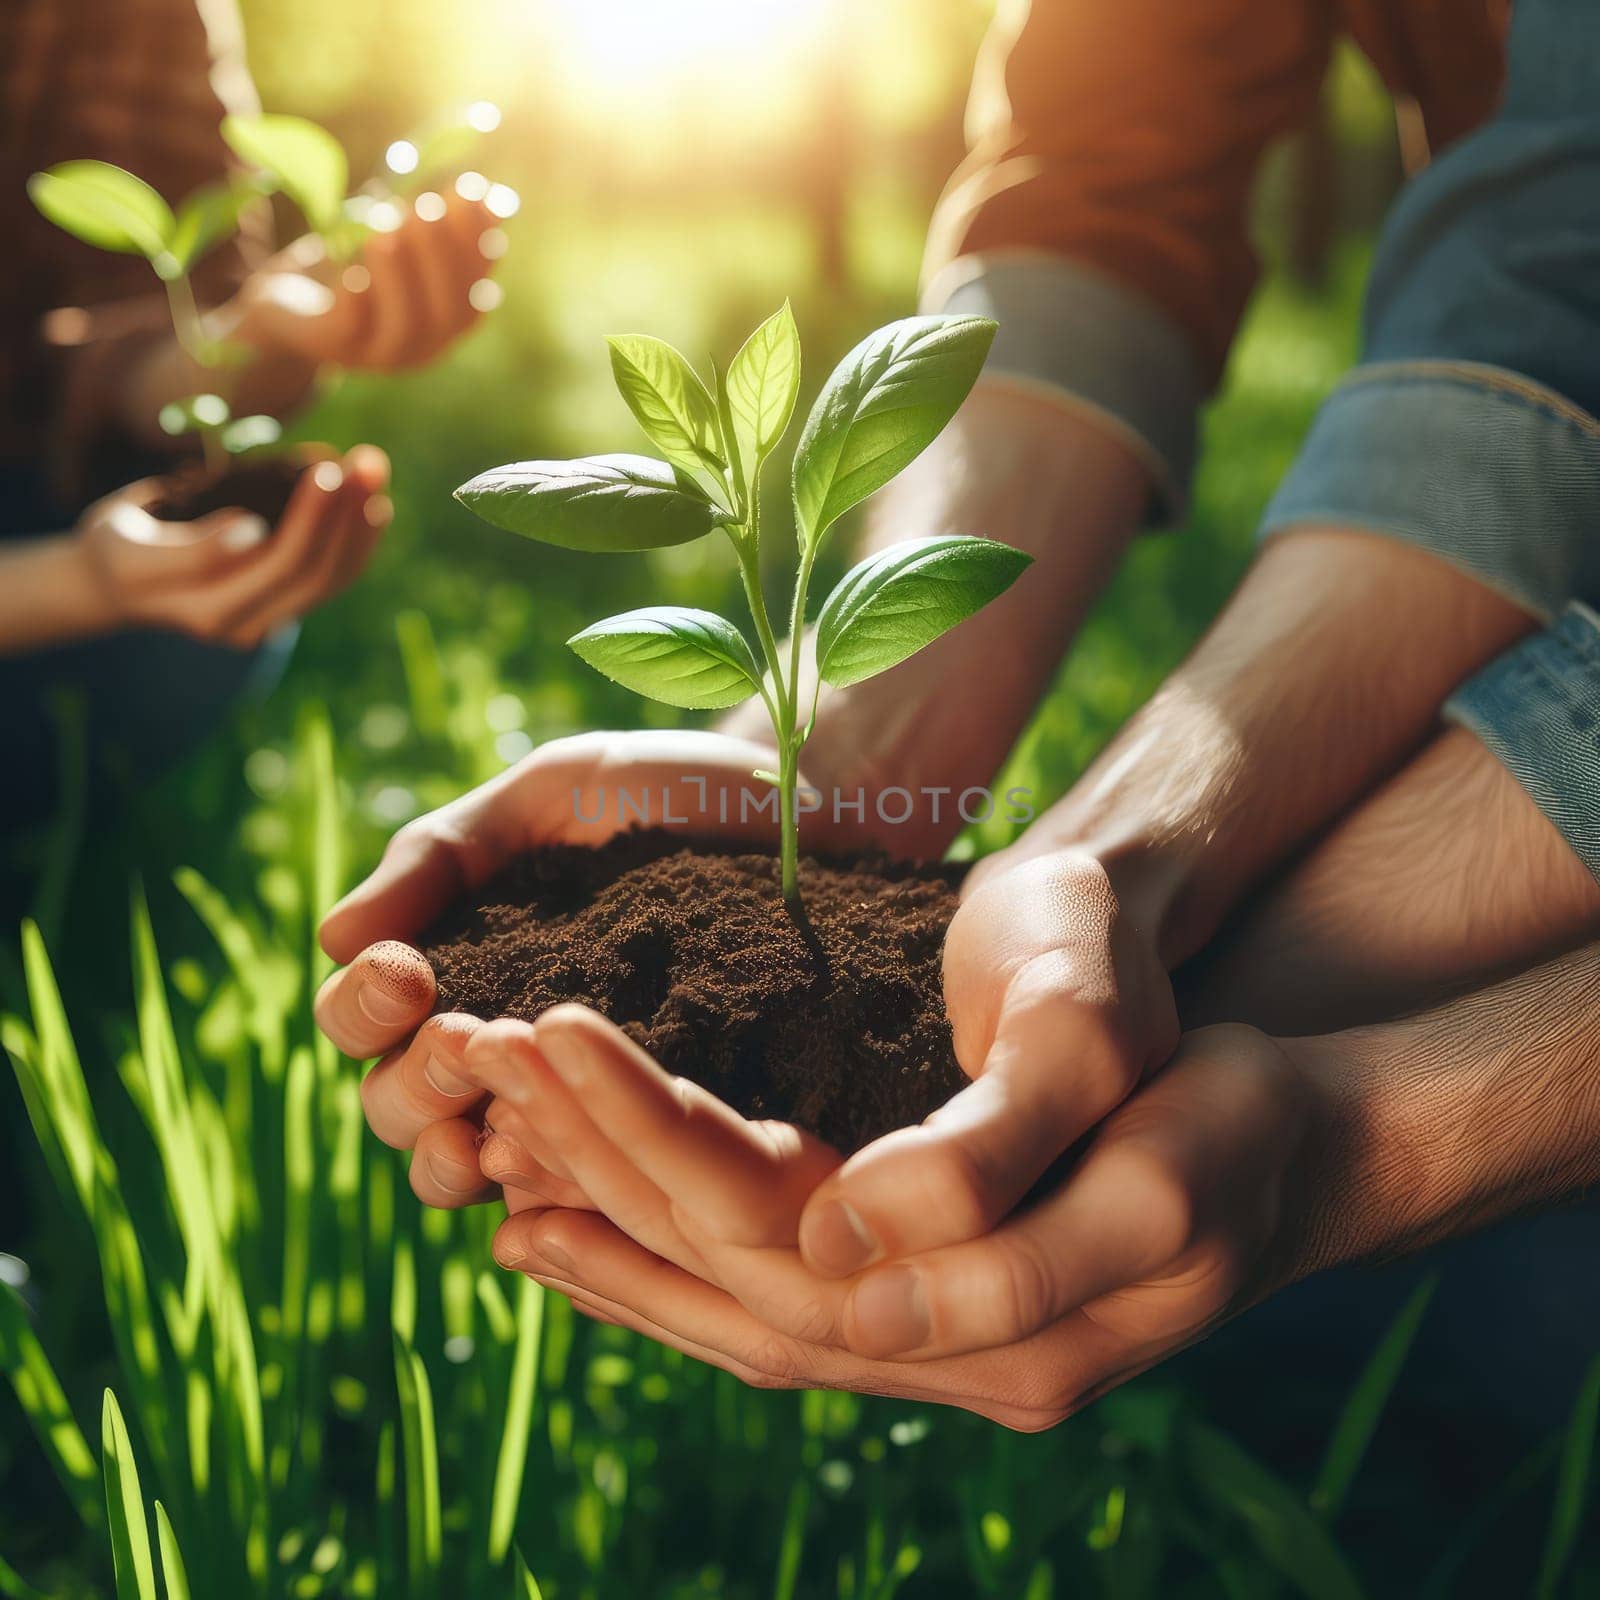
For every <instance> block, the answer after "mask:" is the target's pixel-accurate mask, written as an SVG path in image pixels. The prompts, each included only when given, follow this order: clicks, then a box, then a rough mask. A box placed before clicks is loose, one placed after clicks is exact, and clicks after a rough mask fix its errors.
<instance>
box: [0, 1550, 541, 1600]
mask: <svg viewBox="0 0 1600 1600" xmlns="http://www.w3.org/2000/svg"><path fill="white" fill-rule="evenodd" d="M518 1592H519V1593H520V1592H521V1591H520V1590H519V1591H518ZM0 1594H3V1595H6V1596H7V1597H8V1600H53V1597H52V1596H50V1595H47V1594H46V1593H45V1592H44V1590H43V1589H35V1588H34V1586H33V1585H32V1584H31V1583H29V1582H28V1580H27V1579H26V1578H24V1577H23V1576H22V1574H21V1573H20V1572H18V1571H17V1569H16V1568H15V1567H14V1566H12V1565H11V1563H10V1562H9V1561H7V1560H6V1559H5V1557H4V1556H0Z"/></svg>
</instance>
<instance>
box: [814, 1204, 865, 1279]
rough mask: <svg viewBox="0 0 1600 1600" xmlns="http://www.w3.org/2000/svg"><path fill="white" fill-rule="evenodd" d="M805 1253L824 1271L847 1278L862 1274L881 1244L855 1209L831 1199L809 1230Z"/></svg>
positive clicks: (819, 1212)
mask: <svg viewBox="0 0 1600 1600" xmlns="http://www.w3.org/2000/svg"><path fill="white" fill-rule="evenodd" d="M806 1235H807V1237H806V1254H807V1255H808V1256H810V1257H811V1259H812V1261H813V1263H814V1264H815V1265H816V1266H817V1267H818V1268H820V1269H821V1270H822V1271H823V1272H831V1273H833V1274H834V1275H835V1276H837V1277H844V1276H845V1274H847V1273H851V1272H859V1271H860V1270H861V1269H862V1268H863V1267H864V1266H866V1264H867V1263H868V1262H869V1261H871V1260H872V1259H873V1257H874V1256H876V1255H877V1253H878V1241H877V1240H876V1239H875V1238H874V1237H873V1235H872V1231H871V1230H870V1229H869V1228H868V1227H867V1225H866V1223H864V1222H863V1221H862V1220H861V1217H860V1214H859V1213H858V1212H857V1211H856V1208H855V1207H854V1206H852V1205H850V1204H849V1203H848V1202H847V1201H844V1200H830V1201H829V1202H828V1203H827V1204H826V1205H825V1206H823V1207H822V1209H821V1210H820V1211H818V1212H817V1215H816V1220H815V1221H814V1222H813V1223H812V1224H811V1226H810V1227H809V1228H808V1229H807V1230H806Z"/></svg>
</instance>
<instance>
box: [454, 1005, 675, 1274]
mask: <svg viewBox="0 0 1600 1600" xmlns="http://www.w3.org/2000/svg"><path fill="white" fill-rule="evenodd" d="M463 1065H464V1066H465V1069H466V1071H467V1073H468V1074H469V1076H471V1077H472V1079H473V1080H474V1081H475V1082H476V1083H479V1084H481V1085H482V1086H483V1087H484V1088H485V1089H488V1090H490V1091H491V1092H492V1093H493V1094H495V1095H496V1096H498V1097H499V1098H500V1099H501V1100H504V1101H506V1102H507V1103H508V1104H509V1105H510V1106H511V1107H513V1108H514V1109H515V1110H516V1111H517V1112H518V1113H520V1115H521V1116H522V1117H523V1118H524V1119H525V1120H526V1121H527V1123H528V1124H529V1125H530V1126H531V1127H533V1128H535V1129H537V1130H538V1132H539V1134H540V1135H541V1136H542V1137H543V1138H544V1139H545V1140H546V1141H547V1142H548V1143H549V1144H550V1145H551V1146H552V1148H554V1149H555V1150H556V1151H557V1152H558V1153H559V1154H560V1157H561V1159H562V1161H563V1162H564V1163H565V1164H566V1166H567V1168H568V1170H569V1171H570V1172H571V1173H572V1177H573V1181H574V1182H575V1183H577V1184H578V1185H579V1186H580V1187H581V1188H582V1190H583V1192H584V1193H585V1194H586V1195H588V1196H589V1198H590V1199H591V1200H592V1201H593V1202H594V1204H595V1206H596V1207H597V1208H598V1209H599V1210H601V1211H603V1212H605V1214H606V1215H607V1216H608V1217H609V1218H610V1219H611V1220H612V1221H613V1222H614V1223H616V1225H617V1226H618V1227H619V1228H622V1229H623V1230H624V1231H625V1232H627V1233H628V1234H629V1235H630V1236H631V1237H633V1238H635V1239H637V1240H639V1242H640V1243H641V1244H643V1245H644V1246H645V1247H646V1248H647V1249H649V1250H652V1251H654V1252H655V1253H656V1254H657V1255H665V1256H668V1257H670V1258H671V1259H673V1260H675V1261H680V1262H694V1263H696V1264H698V1257H697V1256H696V1254H695V1253H694V1252H693V1251H692V1250H690V1249H689V1248H688V1247H687V1245H686V1244H685V1242H684V1240H683V1237H682V1235H681V1234H680V1232H679V1231H678V1228H677V1226H676V1224H675V1223H674V1222H673V1220H672V1208H671V1205H670V1203H669V1202H668V1200H667V1198H666V1196H665V1195H663V1194H662V1192H661V1191H660V1190H659V1189H658V1188H657V1187H656V1186H655V1185H654V1184H653V1183H651V1182H650V1181H649V1180H648V1179H647V1178H645V1177H644V1176H643V1175H642V1174H641V1173H640V1172H639V1171H638V1169H637V1168H636V1167H635V1166H634V1165H633V1163H632V1162H631V1161H629V1160H628V1159H627V1158H626V1157H625V1156H624V1155H623V1154H622V1153H621V1152H620V1151H619V1150H617V1149H616V1147H615V1146H614V1145H612V1144H611V1142H610V1140H608V1139H607V1138H606V1137H605V1136H604V1135H603V1134H602V1133H601V1132H600V1131H599V1129H597V1128H596V1127H595V1125H594V1123H593V1122H591V1121H590V1120H589V1118H588V1116H587V1115H586V1114H585V1113H584V1111H583V1109H582V1108H581V1107H580V1106H579V1104H578V1103H577V1101H576V1100H575V1099H574V1098H573V1096H572V1095H571V1094H570V1093H569V1092H568V1090H567V1089H566V1087H565V1086H564V1085H563V1084H562V1082H561V1080H560V1078H558V1077H557V1076H556V1075H555V1073H554V1072H553V1071H551V1069H550V1066H549V1064H548V1063H547V1062H546V1060H545V1059H544V1055H543V1053H542V1052H541V1051H540V1049H539V1046H538V1041H537V1035H536V1031H535V1028H534V1027H533V1026H530V1025H529V1024H528V1023H525V1022H517V1021H514V1020H512V1019H509V1018H499V1019H497V1020H496V1021H494V1022H491V1023H487V1024H485V1026H484V1027H483V1028H481V1029H480V1030H479V1031H478V1033H477V1034H476V1035H475V1036H474V1038H473V1040H472V1042H471V1043H470V1044H469V1045H468V1047H467V1051H466V1054H465V1057H464V1061H463Z"/></svg>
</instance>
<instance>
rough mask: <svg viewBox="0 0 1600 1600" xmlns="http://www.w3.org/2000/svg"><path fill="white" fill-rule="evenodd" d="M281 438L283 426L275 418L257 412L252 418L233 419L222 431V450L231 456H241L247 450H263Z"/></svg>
mask: <svg viewBox="0 0 1600 1600" xmlns="http://www.w3.org/2000/svg"><path fill="white" fill-rule="evenodd" d="M282 437H283V424H282V423H281V422H279V421H278V419H277V418H276V417H269V416H265V415H263V414H262V413H260V412H257V413H256V414H255V415H254V416H249V417H235V418H234V420H233V421H232V422H230V423H228V424H227V426H226V427H224V428H223V430H222V448H223V449H224V450H226V451H227V452H228V454H229V455H231V456H238V455H243V454H244V453H245V452H246V451H247V450H265V449H267V448H268V446H270V445H275V444H276V443H277V442H278V440H279V439H281V438H282Z"/></svg>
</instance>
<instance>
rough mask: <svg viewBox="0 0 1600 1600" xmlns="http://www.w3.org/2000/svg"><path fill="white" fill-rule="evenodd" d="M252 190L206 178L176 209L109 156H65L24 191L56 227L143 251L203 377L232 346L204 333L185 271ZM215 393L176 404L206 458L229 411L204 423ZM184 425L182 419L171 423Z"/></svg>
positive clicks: (223, 361)
mask: <svg viewBox="0 0 1600 1600" xmlns="http://www.w3.org/2000/svg"><path fill="white" fill-rule="evenodd" d="M258 192H259V191H258V190H256V189H255V188H254V187H252V186H251V185H249V184H247V183H244V182H242V181H236V180H227V181H220V182H217V183H209V184H205V185H203V186H202V187H201V188H199V189H196V190H195V191H194V193H193V194H191V195H189V196H188V198H187V199H185V200H184V202H183V203H182V204H181V205H180V206H179V207H178V209H177V211H176V212H174V210H173V209H172V207H171V206H169V205H168V204H167V202H166V201H165V200H164V199H162V197H161V196H160V195H159V194H157V193H156V191H155V190H154V189H152V188H151V187H150V185H149V184H147V183H146V182H145V181H144V180H143V179H142V178H137V177H135V176H134V175H133V173H131V172H125V171H124V170H123V169H122V168H121V167H117V166H113V165H111V163H110V162H107V161H64V162H62V163H61V164H60V165H59V166H54V167H51V168H50V169H49V171H47V172H36V173H35V174H34V175H33V176H32V177H31V178H30V179H29V180H28V196H29V198H30V199H31V200H32V201H33V203H34V205H35V206H37V207H38V209H39V211H40V212H41V213H42V214H43V215H44V216H45V217H47V218H48V219H49V220H50V221H51V222H53V223H55V225H56V226H57V227H58V228H62V229H64V230H65V231H66V232H67V233H70V234H71V235H72V236H73V237H74V238H75V239H80V240H82V241H83V243H85V244H88V245H93V246H95V247H96V248H98V249H101V250H113V251H116V252H118V253H119V254H122V255H135V256H143V257H144V258H145V260H146V261H148V262H149V263H150V267H151V270H152V271H154V273H155V275H156V277H157V278H158V279H159V280H160V282H161V284H162V287H163V288H164V289H165V290H166V295H167V306H168V309H169V310H170V312H171V314H172V331H173V334H174V335H175V337H176V338H177V341H178V344H179V347H180V348H181V349H182V350H183V351H184V353H185V354H186V355H187V356H188V357H189V359H190V360H191V361H192V362H193V363H194V366H195V368H196V369H197V372H198V373H199V375H200V376H201V377H202V379H203V378H204V375H205V374H207V373H209V372H212V371H215V370H217V369H218V368H221V367H223V366H225V365H227V364H228V362H229V361H230V360H231V359H232V352H230V351H229V350H228V349H227V348H226V347H225V346H223V345H222V344H221V343H220V342H219V341H217V340H216V339H213V338H211V337H210V336H209V335H208V334H207V333H206V329H205V324H204V322H203V321H202V320H201V316H200V311H199V307H198V305H197V304H196V302H195V297H194V287H193V284H192V282H191V274H192V273H193V271H194V268H195V265H196V263H198V262H199V261H200V259H201V258H202V257H203V256H204V255H206V254H207V252H208V251H210V250H212V249H214V248H215V247H216V246H217V245H219V244H221V243H222V241H223V240H224V239H227V238H229V237H230V236H231V235H232V234H233V233H234V232H235V231H237V229H238V226H239V216H240V213H241V212H242V211H243V209H244V207H245V206H246V205H247V204H249V202H250V200H251V199H252V198H253V197H254V196H255V195H256V194H257V193H258ZM218 399H219V397H218V396H216V395H214V394H196V395H194V396H191V397H190V398H189V399H187V400H184V401H181V402H179V403H178V407H179V411H180V412H182V411H183V410H184V408H188V409H189V411H190V412H193V413H195V416H194V423H195V431H198V432H199V433H200V438H201V443H202V447H203V448H204V449H205V452H206V460H207V463H208V464H209V465H212V466H220V465H221V464H222V462H223V460H224V459H225V457H226V451H225V449H224V445H223V439H222V429H223V427H224V426H225V425H226V424H227V421H228V419H227V418H226V417H223V418H222V419H221V421H220V422H219V423H217V424H216V425H215V426H206V425H204V424H203V423H201V421H200V414H204V413H208V414H210V415H212V416H215V414H216V408H215V407H214V406H209V405H208V404H206V402H209V401H218ZM219 403H220V402H219ZM196 408H198V411H196ZM168 420H181V418H177V414H176V413H175V414H174V419H167V418H164V419H163V426H166V425H167V422H168ZM243 420H246V419H241V421H243ZM248 420H251V421H255V420H256V419H248ZM188 430H189V424H188V423H187V422H185V423H184V424H183V426H182V427H180V428H173V429H170V430H169V431H188Z"/></svg>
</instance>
